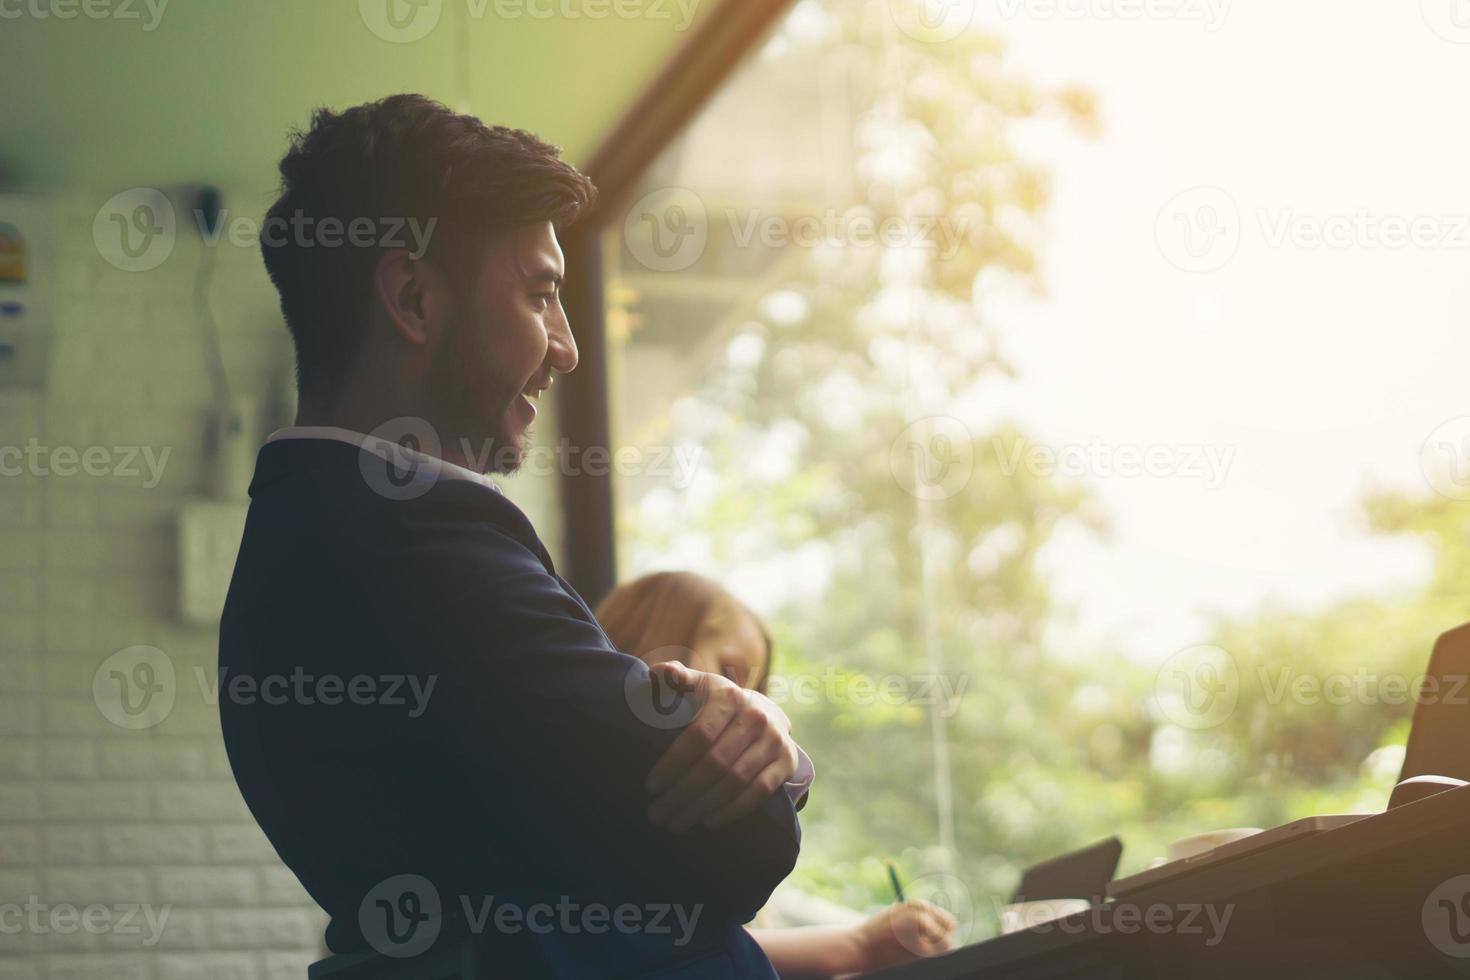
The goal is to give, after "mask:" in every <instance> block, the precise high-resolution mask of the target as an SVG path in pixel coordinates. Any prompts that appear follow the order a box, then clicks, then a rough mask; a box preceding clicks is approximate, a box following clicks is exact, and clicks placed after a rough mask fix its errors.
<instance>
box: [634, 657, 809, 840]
mask: <svg viewBox="0 0 1470 980" xmlns="http://www.w3.org/2000/svg"><path fill="white" fill-rule="evenodd" d="M649 673H650V674H652V675H653V676H654V681H655V683H663V684H667V685H669V686H671V687H673V688H674V689H676V690H679V691H682V692H684V694H685V695H686V696H687V697H690V698H693V699H694V702H695V704H697V705H699V709H698V712H697V713H696V714H695V716H694V720H693V721H692V722H690V723H689V727H688V728H686V729H684V731H683V732H682V733H680V735H679V737H678V738H677V739H675V740H674V744H673V745H670V746H669V747H668V749H667V750H665V752H664V754H663V756H662V757H661V758H660V759H659V760H658V762H657V763H656V764H655V765H654V767H653V769H652V770H651V771H650V772H649V773H648V780H647V783H646V785H647V787H648V791H649V792H650V793H652V794H653V797H654V800H653V804H652V805H651V806H650V807H649V808H648V819H649V820H651V821H653V823H654V824H655V825H656V826H660V827H666V828H668V829H669V830H673V831H676V832H682V831H686V830H688V829H690V828H691V827H693V826H694V825H695V824H698V823H699V822H701V821H703V822H704V825H705V826H706V827H709V828H711V829H714V828H717V827H723V826H725V825H726V824H729V823H733V822H734V821H736V820H739V819H740V818H741V817H743V816H745V815H746V814H747V813H750V812H751V811H752V810H754V809H756V808H757V807H759V806H760V805H761V804H763V803H764V802H765V801H766V800H767V799H768V798H769V797H770V796H771V795H772V794H774V793H775V792H776V791H777V790H779V789H780V788H781V787H782V786H784V785H785V784H786V781H787V780H788V779H790V778H791V776H792V774H793V773H795V772H796V766H797V748H796V743H795V742H793V741H792V740H791V732H790V729H791V722H790V721H789V720H788V719H787V718H786V715H785V714H784V713H783V712H782V711H781V709H780V708H778V707H776V705H775V704H773V703H772V702H771V701H770V700H769V699H768V698H766V697H765V696H764V695H761V694H757V693H756V692H754V691H747V690H744V689H743V688H741V687H738V686H737V685H736V684H735V683H734V682H732V681H730V680H728V679H726V678H724V677H721V676H719V675H718V674H707V673H705V672H703V671H699V670H691V669H690V668H688V667H686V666H684V665H683V664H680V663H674V662H670V663H662V664H654V665H653V666H652V667H650V668H649Z"/></svg>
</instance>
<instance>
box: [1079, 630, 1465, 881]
mask: <svg viewBox="0 0 1470 980" xmlns="http://www.w3.org/2000/svg"><path fill="white" fill-rule="evenodd" d="M1416 693H1417V698H1416V701H1415V705H1414V717H1413V719H1412V721H1411V722H1410V723H1409V744H1408V746H1407V747H1406V748H1405V750H1404V764H1403V767H1402V768H1401V769H1400V771H1399V778H1398V782H1397V783H1396V784H1395V785H1394V789H1393V794H1392V795H1391V796H1390V797H1389V800H1388V808H1389V809H1390V810H1392V809H1394V808H1396V807H1400V806H1404V805H1406V804H1409V803H1415V802H1417V801H1419V800H1422V799H1424V798H1425V797H1428V796H1433V795H1434V794H1436V793H1443V792H1444V791H1446V790H1449V789H1456V788H1459V787H1461V786H1466V785H1470V738H1467V737H1466V735H1467V733H1470V623H1467V624H1465V625H1464V626H1459V627H1456V628H1455V629H1452V630H1450V631H1449V632H1448V633H1445V634H1444V635H1442V636H1441V637H1440V638H1439V639H1438V640H1436V641H1435V644H1434V652H1433V653H1432V654H1431V655H1430V657H1429V669H1428V670H1427V671H1426V672H1425V675H1424V683H1423V684H1422V685H1421V687H1420V689H1419V691H1418V692H1416ZM1368 816H1371V814H1366V813H1349V814H1341V815H1338V816H1328V817H1306V818H1304V819H1302V820H1294V821H1292V822H1291V823H1289V824H1284V825H1283V826H1280V827H1275V828H1273V829H1271V830H1267V831H1264V832H1262V833H1259V834H1252V835H1251V836H1250V837H1246V838H1243V839H1241V840H1237V841H1232V842H1231V843H1229V844H1223V845H1221V846H1220V847H1217V848H1215V849H1214V850H1210V851H1206V852H1204V853H1203V854H1197V855H1195V856H1194V857H1190V858H1185V859H1183V860H1179V861H1170V862H1168V863H1166V864H1160V865H1158V866H1156V867H1153V868H1149V869H1148V870H1147V871H1142V872H1140V873H1138V874H1135V875H1130V876H1128V877H1127V878H1119V879H1118V880H1117V881H1115V882H1113V883H1111V884H1110V885H1109V886H1108V895H1109V896H1110V897H1113V898H1117V897H1120V896H1123V895H1127V894H1129V893H1131V892H1135V891H1138V890H1139V889H1140V888H1144V887H1146V886H1148V885H1152V884H1155V883H1157V882H1159V881H1162V880H1164V879H1166V878H1172V877H1174V876H1176V875H1180V874H1185V873H1187V872H1190V871H1193V870H1195V869H1196V868H1198V867H1200V866H1201V865H1203V864H1213V863H1215V862H1218V861H1224V860H1228V859H1230V858H1233V857H1239V856H1240V855H1242V854H1249V853H1252V852H1254V851H1259V850H1261V849H1262V848H1266V847H1275V846H1277V845H1278V844H1282V843H1285V842H1287V841H1290V840H1294V839H1296V838H1299V837H1304V836H1307V835H1310V834H1319V833H1322V832H1324V831H1328V830H1334V829H1336V828H1338V827H1342V826H1346V825H1347V824H1350V823H1355V822H1357V821H1359V820H1363V819H1365V818H1366V817H1368Z"/></svg>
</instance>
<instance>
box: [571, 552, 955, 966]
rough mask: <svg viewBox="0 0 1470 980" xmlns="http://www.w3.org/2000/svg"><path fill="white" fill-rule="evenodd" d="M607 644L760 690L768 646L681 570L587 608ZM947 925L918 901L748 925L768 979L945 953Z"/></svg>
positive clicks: (737, 612)
mask: <svg viewBox="0 0 1470 980" xmlns="http://www.w3.org/2000/svg"><path fill="white" fill-rule="evenodd" d="M597 619H598V621H599V622H601V623H602V628H603V629H604V630H606V631H607V635H608V638H609V639H611V640H612V642H613V645H614V646H616V647H617V648H618V649H619V650H622V651H623V652H625V653H629V654H632V655H633V656H635V657H640V658H642V659H643V660H644V661H646V662H648V663H649V664H657V663H666V662H669V661H678V662H680V663H683V664H685V665H686V666H688V667H691V668H693V669H695V670H702V671H708V672H709V673H712V674H722V675H724V676H725V677H727V678H729V679H730V680H731V681H733V682H735V683H736V684H738V685H740V686H741V687H744V688H748V689H750V690H754V691H760V692H762V693H764V692H765V690H766V685H767V683H768V682H769V680H770V674H771V658H772V653H773V650H772V644H771V635H770V633H769V632H768V631H767V629H766V627H765V624H763V623H762V622H761V621H760V619H758V618H757V617H756V615H755V614H754V613H752V612H751V611H750V610H749V609H747V608H746V607H745V606H744V605H742V604H741V603H740V602H739V601H738V600H737V599H736V598H735V597H734V596H732V595H730V593H729V592H727V591H726V590H725V589H724V588H722V587H721V586H720V585H719V584H718V583H717V582H714V581H712V580H710V579H707V578H705V577H704V576H702V575H695V574H693V573H691V572H659V573H656V574H653V575H645V576H644V577H642V578H640V579H636V580H634V581H632V582H628V583H627V584H625V585H621V586H619V587H618V588H616V589H614V590H613V591H612V593H611V594H609V595H608V597H607V598H606V599H604V600H603V601H602V604H601V605H599V606H598V607H597ZM954 927H955V921H954V918H953V917H952V916H951V915H950V914H949V913H948V912H946V911H945V910H943V909H941V908H938V907H936V906H934V905H930V904H929V903H927V902H920V901H908V902H903V903H900V904H897V905H890V906H889V907H888V908H885V909H883V910H882V911H880V912H878V913H877V914H875V915H873V916H871V917H869V918H868V919H866V920H864V921H862V922H860V923H857V924H856V925H851V926H801V927H796V928H789V929H767V928H759V927H756V928H751V929H750V930H749V931H750V934H751V936H752V937H754V939H755V941H756V942H757V943H758V944H760V947H761V949H762V950H764V951H765V954H766V956H767V957H768V958H769V959H770V961H771V964H772V965H773V966H774V967H775V968H776V972H777V973H779V974H780V975H781V976H783V977H791V976H838V975H841V974H849V973H866V972H869V971H872V970H879V969H882V968H884V967H888V966H894V965H897V964H900V963H906V962H909V961H911V960H915V959H918V958H919V957H921V956H933V955H935V954H938V953H942V952H944V951H945V950H947V949H949V944H950V934H951V933H952V932H953V931H954Z"/></svg>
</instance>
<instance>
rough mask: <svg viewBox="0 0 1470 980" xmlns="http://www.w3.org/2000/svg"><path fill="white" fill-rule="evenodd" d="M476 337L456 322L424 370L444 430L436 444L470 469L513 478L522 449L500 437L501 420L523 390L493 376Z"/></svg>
mask: <svg viewBox="0 0 1470 980" xmlns="http://www.w3.org/2000/svg"><path fill="white" fill-rule="evenodd" d="M478 334H479V331H476V330H475V329H474V328H473V327H472V326H471V325H470V324H467V323H465V322H463V321H462V320H460V319H459V318H456V319H455V322H454V323H453V324H451V326H450V330H449V337H448V338H447V341H446V343H444V344H443V345H441V346H440V348H439V352H438V355H437V356H436V358H435V361H434V365H433V367H432V368H431V370H430V383H431V390H432V391H433V392H434V393H435V395H436V400H437V402H438V405H439V415H440V418H442V419H443V420H444V423H443V424H444V425H446V426H447V427H448V428H449V429H450V431H448V432H444V433H441V439H443V440H444V441H445V445H444V450H445V451H446V452H460V453H463V454H464V457H465V460H464V465H465V466H467V467H469V468H470V469H473V470H477V471H479V472H481V473H514V472H515V471H516V470H517V469H519V468H520V466H521V463H522V462H523V461H524V460H525V457H526V447H525V445H524V443H523V441H522V440H521V439H520V438H519V437H518V436H516V435H514V434H512V433H510V432H507V431H505V427H506V416H507V414H508V413H509V411H510V407H511V404H512V403H513V402H514V401H515V399H516V398H518V397H520V394H521V389H522V388H523V387H524V384H522V383H519V382H516V381H514V380H512V379H510V378H507V377H505V376H504V375H503V373H502V372H499V371H496V370H495V368H494V367H493V365H494V364H495V358H494V356H493V354H492V353H491V352H490V351H488V350H486V349H485V344H484V341H483V340H482V339H480V337H479V336H478ZM450 440H453V441H452V442H451V441H450Z"/></svg>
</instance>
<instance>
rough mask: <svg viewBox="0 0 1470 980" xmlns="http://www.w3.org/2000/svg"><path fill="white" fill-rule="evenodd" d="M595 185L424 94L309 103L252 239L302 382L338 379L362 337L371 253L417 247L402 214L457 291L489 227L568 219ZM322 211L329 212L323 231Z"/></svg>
mask: <svg viewBox="0 0 1470 980" xmlns="http://www.w3.org/2000/svg"><path fill="white" fill-rule="evenodd" d="M596 193H597V192H596V189H595V188H594V187H593V186H592V182H591V181H590V180H588V179H587V177H585V176H584V175H582V174H581V173H579V172H578V171H577V169H576V168H575V167H573V166H572V165H571V164H569V163H567V162H566V161H564V160H562V159H561V158H560V153H559V151H558V149H557V148H556V147H554V146H551V145H550V144H548V143H545V142H543V141H542V140H540V139H538V138H537V137H535V136H533V135H531V134H530V133H527V132H523V131H522V130H518V129H508V128H506V127H504V126H487V125H485V124H484V123H482V122H481V121H480V120H478V119H476V118H475V117H474V116H468V115H462V114H460V113H457V112H453V111H451V110H450V109H448V108H447V107H445V106H444V105H441V104H440V103H438V102H435V101H433V100H432V99H428V98H425V97H424V96H422V95H394V96H390V97H388V98H386V99H383V100H381V101H379V102H369V103H367V104H365V105H359V106H354V107H353V108H351V109H347V110H345V111H343V112H333V111H331V110H328V109H318V110H317V111H316V112H315V113H314V114H313V115H312V121H311V128H310V129H309V130H307V131H306V132H299V131H298V132H296V133H293V134H292V138H291V148H290V149H289V150H288V151H287V152H286V155H285V156H284V157H283V158H282V159H281V196H280V198H279V199H278V200H277V201H276V203H275V204H274V205H272V207H271V209H270V211H268V212H267V213H266V220H265V223H264V224H263V225H262V227H261V235H260V238H261V252H262V254H263V255H264V257H265V267H266V271H267V272H268V273H270V278H271V282H273V283H274V284H275V287H276V290H277V291H278V292H279V293H280V294H281V312H282V314H283V315H284V316H285V318H286V326H287V327H288V328H289V329H290V331H291V338H292V340H293V341H294V342H295V344H296V374H297V384H298V386H299V387H300V389H301V390H302V391H303V392H305V391H308V390H316V389H320V388H322V387H323V386H325V387H328V388H330V387H332V386H335V385H336V384H337V383H338V382H339V381H340V380H341V375H342V372H343V371H344V369H345V368H346V365H347V364H348V362H349V360H350V358H351V357H352V355H353V353H354V352H355V350H356V347H357V344H358V343H359V341H360V340H361V337H362V333H363V326H364V321H365V320H366V317H367V312H368V308H369V302H370V285H371V280H372V276H373V270H374V269H375V268H376V266H377V262H378V259H379V258H380V257H381V256H382V254H383V253H384V252H385V251H387V250H388V249H390V248H393V247H398V248H409V249H410V250H412V249H414V248H415V246H416V245H418V244H420V242H419V241H416V239H415V237H414V234H413V232H412V228H413V227H415V226H412V225H409V224H408V222H410V221H416V222H417V223H418V224H417V226H416V227H417V228H418V229H419V230H420V233H421V234H420V236H419V237H420V238H422V237H424V235H423V234H422V233H423V232H425V231H427V232H428V234H427V241H428V247H427V250H426V253H425V254H426V255H427V256H428V258H429V259H430V260H431V261H433V262H435V263H437V264H438V266H439V267H440V268H441V269H442V270H443V271H444V272H445V273H446V275H448V277H449V279H450V282H451V283H452V284H453V286H454V288H455V289H456V290H458V291H459V292H460V293H461V294H463V293H464V292H465V290H467V289H468V287H469V286H471V285H472V284H473V276H474V274H475V272H476V270H477V269H478V260H479V258H480V256H481V255H482V254H483V250H484V247H485V246H486V245H487V244H488V243H489V241H490V240H491V238H492V237H493V236H494V235H496V234H497V233H499V232H502V231H505V230H508V229H510V228H512V227H514V226H517V225H525V224H533V223H536V222H541V221H551V222H553V223H554V224H556V225H557V226H558V227H565V226H566V225H568V224H570V223H571V222H573V221H575V220H576V219H577V218H578V217H579V216H580V215H582V214H585V213H586V211H587V210H588V209H589V208H590V207H591V205H592V203H593V202H594V200H595V199H596ZM324 219H335V221H332V222H329V224H328V225H327V226H326V227H325V228H324V227H323V226H322V222H323V220H324ZM431 221H432V222H433V224H432V226H431V225H430V224H429V222H431ZM354 222H355V223H356V227H357V229H358V232H359V233H357V234H353V233H352V229H353V227H354ZM369 226H370V228H371V231H369V230H368V228H369ZM429 229H432V230H431V231H430V230H429ZM369 241H371V244H368V242H369Z"/></svg>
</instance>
